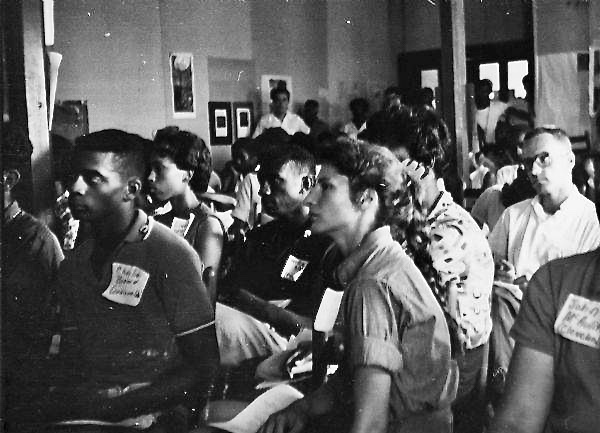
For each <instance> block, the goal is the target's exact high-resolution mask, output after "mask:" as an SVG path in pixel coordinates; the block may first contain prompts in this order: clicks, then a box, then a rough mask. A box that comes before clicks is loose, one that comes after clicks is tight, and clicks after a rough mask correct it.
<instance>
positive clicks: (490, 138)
mask: <svg viewBox="0 0 600 433" xmlns="http://www.w3.org/2000/svg"><path fill="white" fill-rule="evenodd" d="M507 108H508V104H506V103H504V102H502V101H490V106H489V107H487V108H484V109H482V110H477V113H476V114H475V118H476V119H477V125H478V126H479V127H481V129H483V131H484V132H485V142H486V143H487V144H491V143H495V142H496V135H495V133H496V125H497V124H498V120H499V119H500V117H501V116H502V115H503V114H504V112H505V111H506V109H507Z"/></svg>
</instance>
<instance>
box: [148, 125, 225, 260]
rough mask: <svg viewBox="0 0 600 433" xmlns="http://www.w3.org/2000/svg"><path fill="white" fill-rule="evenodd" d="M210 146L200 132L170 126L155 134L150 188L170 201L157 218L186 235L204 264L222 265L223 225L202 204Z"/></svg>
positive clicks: (209, 166)
mask: <svg viewBox="0 0 600 433" xmlns="http://www.w3.org/2000/svg"><path fill="white" fill-rule="evenodd" d="M211 166H212V158H211V154H210V149H209V148H208V146H207V145H206V143H205V142H204V140H202V139H201V138H199V137H198V136H196V135H195V134H192V133H191V132H188V131H180V130H179V128H178V127H176V126H167V127H166V128H163V129H160V130H159V131H157V133H156V136H155V137H154V146H153V148H152V154H151V160H150V169H151V170H150V175H149V176H148V183H149V190H150V194H151V196H152V198H153V199H155V200H157V201H167V200H168V201H169V202H170V203H171V210H170V211H169V212H167V213H165V214H162V215H158V216H156V217H155V219H156V220H157V221H159V222H161V223H163V224H165V225H166V226H168V227H171V229H173V230H174V231H175V232H176V233H178V234H179V235H181V236H183V237H184V238H185V239H186V240H187V241H188V242H189V243H190V245H191V246H192V247H193V248H194V249H195V250H196V252H197V253H198V255H199V256H200V260H202V263H203V264H204V267H205V268H208V267H212V268H213V269H215V270H217V269H219V264H220V261H221V251H222V249H223V234H224V229H223V225H222V223H221V221H220V220H219V219H218V218H217V217H216V216H215V215H212V214H211V213H210V210H209V209H208V207H207V206H205V205H203V204H202V203H201V201H200V200H199V198H198V194H201V193H203V192H206V189H207V187H208V182H209V179H210V174H211Z"/></svg>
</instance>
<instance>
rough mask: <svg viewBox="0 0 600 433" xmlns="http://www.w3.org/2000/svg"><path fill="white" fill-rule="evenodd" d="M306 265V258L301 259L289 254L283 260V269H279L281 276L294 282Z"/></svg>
mask: <svg viewBox="0 0 600 433" xmlns="http://www.w3.org/2000/svg"><path fill="white" fill-rule="evenodd" d="M307 266H308V262H307V261H306V260H301V259H299V258H297V257H294V256H292V255H290V256H289V257H288V259H287V261H286V262H285V266H284V267H283V271H281V278H283V279H284V280H290V281H294V282H295V281H298V278H300V276H301V275H302V273H303V272H304V270H305V269H306V267H307Z"/></svg>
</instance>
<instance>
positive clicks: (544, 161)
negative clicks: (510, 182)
mask: <svg viewBox="0 0 600 433" xmlns="http://www.w3.org/2000/svg"><path fill="white" fill-rule="evenodd" d="M564 154H566V153H560V154H556V155H554V156H553V155H550V154H549V153H548V152H540V153H538V154H537V155H535V157H533V158H523V159H522V161H523V166H524V167H525V170H527V171H531V170H532V169H533V164H534V163H535V164H537V165H538V166H540V168H546V167H550V166H551V165H552V162H554V161H555V159H556V157H557V156H559V155H564Z"/></svg>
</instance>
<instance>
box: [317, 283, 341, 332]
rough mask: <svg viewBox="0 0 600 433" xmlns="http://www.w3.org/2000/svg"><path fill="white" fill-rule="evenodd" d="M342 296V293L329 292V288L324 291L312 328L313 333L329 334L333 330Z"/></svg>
mask: <svg viewBox="0 0 600 433" xmlns="http://www.w3.org/2000/svg"><path fill="white" fill-rule="evenodd" d="M343 295H344V292H338V291H335V290H331V289H330V288H329V287H328V288H327V289H325V293H323V299H322V300H321V305H319V311H318V312H317V317H315V324H314V326H313V327H314V329H315V331H320V332H329V331H331V330H332V329H333V325H334V324H335V319H336V318H337V315H338V311H339V310H340V304H341V303H342V296H343Z"/></svg>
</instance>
